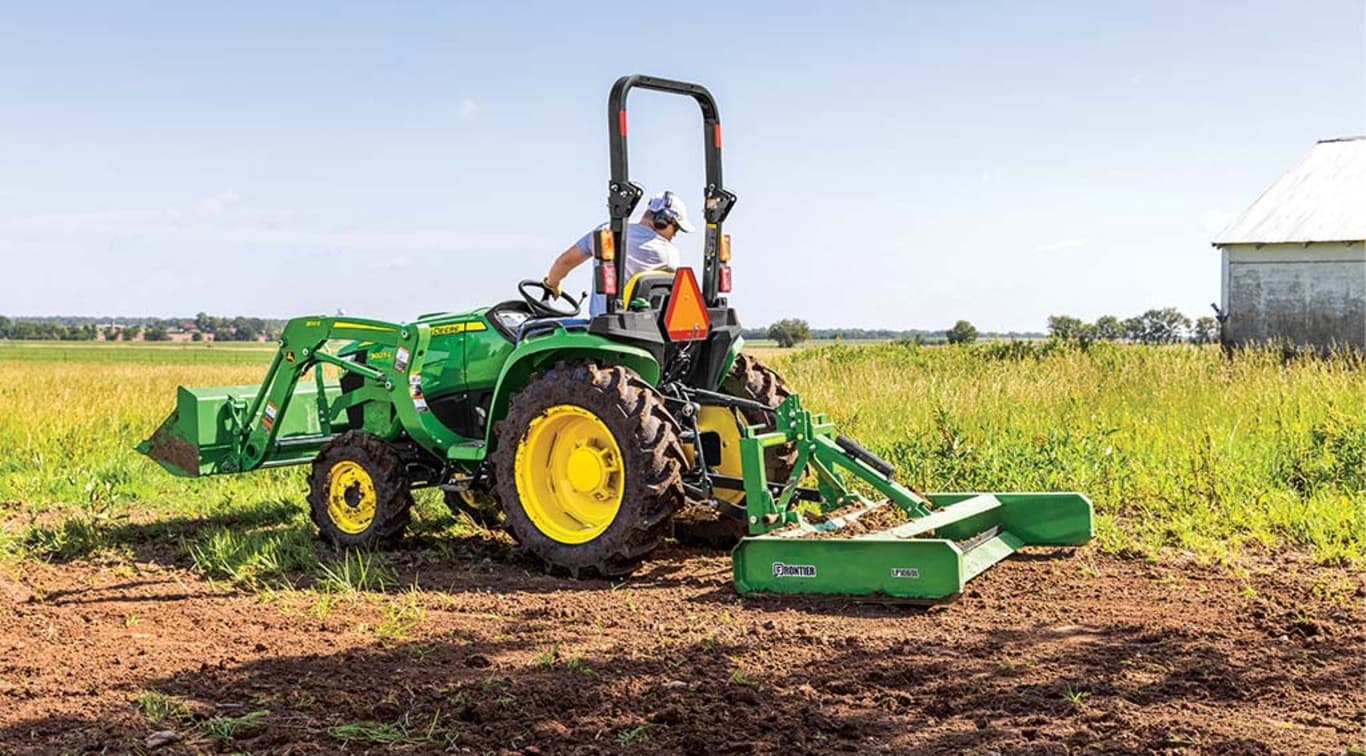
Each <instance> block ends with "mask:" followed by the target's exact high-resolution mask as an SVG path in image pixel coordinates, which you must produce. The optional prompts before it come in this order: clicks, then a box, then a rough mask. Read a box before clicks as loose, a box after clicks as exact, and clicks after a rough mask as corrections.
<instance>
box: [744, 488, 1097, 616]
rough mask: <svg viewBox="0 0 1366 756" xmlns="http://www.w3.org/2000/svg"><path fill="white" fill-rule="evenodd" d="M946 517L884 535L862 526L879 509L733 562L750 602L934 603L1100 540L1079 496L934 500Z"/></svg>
mask: <svg viewBox="0 0 1366 756" xmlns="http://www.w3.org/2000/svg"><path fill="white" fill-rule="evenodd" d="M929 499H930V500H931V501H933V502H934V503H935V504H936V507H937V508H936V509H934V510H932V511H931V513H930V514H928V515H925V516H923V517H918V518H916V519H913V520H910V521H909V522H907V523H905V524H903V525H898V526H896V527H893V528H889V529H886V530H882V531H879V532H874V533H862V534H858V535H852V534H851V535H848V536H841V535H840V533H841V531H857V530H858V526H857V520H858V518H859V517H860V516H868V515H869V514H870V513H873V512H875V511H876V510H877V509H878V508H879V507H887V506H892V507H894V506H895V505H894V504H892V503H890V502H889V503H881V504H875V505H872V506H869V507H866V508H863V509H861V510H857V511H855V512H853V513H851V514H848V515H845V516H844V517H836V518H832V519H831V520H829V521H827V522H825V523H820V524H817V525H811V524H807V523H805V522H803V523H801V524H800V525H799V526H798V527H795V528H787V529H784V530H780V531H775V532H772V533H769V534H766V535H760V536H752V537H749V538H745V539H743V540H741V541H740V543H739V545H738V546H736V547H735V551H734V552H733V553H732V563H733V565H734V572H735V587H736V590H738V591H739V592H740V593H741V594H750V593H759V592H763V593H785V594H792V593H798V594H834V595H843V596H866V597H887V598H892V599H903V600H911V601H925V602H933V601H938V600H942V599H947V598H950V597H953V596H955V595H957V594H959V593H962V592H963V587H964V586H965V585H966V584H967V582H968V581H969V580H971V579H973V578H974V577H976V576H977V575H980V574H981V573H982V572H983V571H985V570H986V569H987V568H989V567H991V566H992V565H993V564H996V563H997V562H999V561H1001V560H1002V559H1005V558H1006V557H1007V556H1010V555H1011V554H1012V553H1014V552H1015V551H1016V550H1017V549H1019V548H1020V547H1022V546H1046V545H1057V546H1064V545H1069V546H1070V545H1077V544H1082V543H1085V542H1086V541H1089V540H1090V539H1091V537H1092V536H1093V535H1094V526H1093V520H1092V511H1091V502H1090V501H1089V500H1088V499H1087V498H1086V497H1085V496H1082V495H1081V494H1078V493H994V494H973V493H954V494H932V495H930V497H929Z"/></svg>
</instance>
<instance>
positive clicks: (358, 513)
mask: <svg viewBox="0 0 1366 756" xmlns="http://www.w3.org/2000/svg"><path fill="white" fill-rule="evenodd" d="M410 488H411V487H410V485H409V482H408V475H407V473H406V472H405V471H404V468H403V460H401V459H399V456H398V452H396V451H394V449H393V447H391V446H389V445H388V444H386V443H385V442H383V441H381V440H380V439H379V438H377V437H376V436H373V435H371V434H369V433H363V432H361V431H347V432H346V433H343V434H342V435H340V436H338V437H337V438H334V439H332V440H331V441H328V442H327V443H326V444H324V445H323V448H322V449H321V450H320V451H319V452H318V456H317V457H316V458H315V459H314V460H313V471H312V473H311V474H310V475H309V476H308V504H309V514H310V516H311V517H312V518H313V524H315V525H317V526H318V534H319V535H321V536H322V539H323V540H324V541H327V542H328V543H330V544H332V545H333V546H336V547H339V548H343V547H363V546H375V545H378V544H380V543H383V542H386V541H391V540H393V539H395V538H398V537H399V536H400V535H402V534H403V530H404V529H405V528H406V527H408V521H409V518H410V513H409V510H410V509H411V508H412V506H413V494H412V491H411V490H410Z"/></svg>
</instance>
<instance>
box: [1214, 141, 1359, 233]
mask: <svg viewBox="0 0 1366 756" xmlns="http://www.w3.org/2000/svg"><path fill="white" fill-rule="evenodd" d="M1361 240H1366V137H1351V138H1347V139H1325V140H1323V141H1321V142H1319V143H1318V144H1315V145H1314V149H1312V150H1310V151H1309V155H1308V157H1306V158H1305V159H1304V160H1303V161H1302V162H1301V163H1300V164H1299V165H1297V166H1295V167H1294V168H1292V169H1291V170H1290V171H1289V172H1288V173H1286V174H1285V175H1284V176H1281V178H1280V179H1279V180H1278V181H1276V183H1274V184H1272V185H1271V188H1269V189H1267V190H1266V191H1265V192H1264V193H1263V194H1262V196H1260V197H1258V198H1257V201H1256V202H1253V203H1252V207H1249V208H1248V209H1247V211H1246V212H1244V213H1243V215H1242V217H1240V218H1238V220H1236V221H1234V222H1233V223H1232V224H1230V225H1229V227H1228V228H1226V229H1224V230H1223V231H1222V232H1220V233H1219V235H1218V236H1217V237H1215V239H1214V244H1215V245H1216V246H1219V245H1224V244H1282V243H1291V242H1334V241H1361Z"/></svg>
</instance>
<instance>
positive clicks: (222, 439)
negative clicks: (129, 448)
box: [137, 383, 336, 477]
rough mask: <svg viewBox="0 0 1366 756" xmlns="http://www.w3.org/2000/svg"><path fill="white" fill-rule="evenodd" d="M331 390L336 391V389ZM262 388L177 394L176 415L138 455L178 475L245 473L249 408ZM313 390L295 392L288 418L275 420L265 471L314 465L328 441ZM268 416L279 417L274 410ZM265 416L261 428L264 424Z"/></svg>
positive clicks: (299, 388)
mask: <svg viewBox="0 0 1366 756" xmlns="http://www.w3.org/2000/svg"><path fill="white" fill-rule="evenodd" d="M331 388H332V389H333V391H335V389H336V386H335V385H332V386H331ZM260 391H261V387H260V386H220V387H215V388H186V387H184V386H181V387H180V388H179V390H178V391H177V394H176V406H175V410H174V411H172V412H171V415H170V417H168V418H166V420H165V421H163V422H162V423H161V426H160V427H158V428H157V430H156V432H155V433H153V434H152V437H151V438H149V439H147V440H146V441H143V442H142V443H141V444H138V446H137V450H138V451H140V452H142V453H143V454H145V455H147V456H148V457H151V458H152V459H153V460H155V461H156V463H157V464H159V465H161V466H162V467H164V468H165V469H166V470H167V471H168V472H170V473H172V474H174V475H183V476H189V477H197V476H200V475H215V474H218V473H230V472H239V471H240V468H241V464H240V459H241V457H242V453H243V449H242V448H240V447H241V445H242V443H243V439H244V437H245V436H246V434H245V433H244V430H245V428H246V427H247V426H248V425H249V424H250V423H251V422H252V421H253V419H250V418H247V414H248V411H249V407H250V405H251V403H252V402H253V401H254V400H255V399H256V397H257V394H259V393H260ZM316 397H317V389H316V388H315V386H314V385H313V384H308V383H300V384H299V385H298V386H296V387H295V389H294V393H293V400H292V401H291V402H290V403H289V405H288V407H287V408H286V410H285V412H284V417H283V418H276V417H271V419H270V422H271V423H275V424H278V425H279V426H280V427H279V429H278V433H277V434H276V438H277V439H278V440H277V441H276V442H275V443H274V444H273V447H272V448H271V449H269V450H267V452H266V455H265V458H264V462H263V463H262V464H261V465H259V466H260V467H273V466H278V465H286V464H294V463H298V462H305V461H307V460H309V459H312V458H313V457H314V455H316V454H317V451H318V449H319V448H320V447H321V446H322V444H323V443H324V442H325V441H326V440H327V438H328V437H327V436H326V435H324V434H323V431H322V427H321V423H320V421H319V412H318V408H317V402H316V401H315V399H316ZM268 414H273V410H269V412H268ZM264 421H265V420H264V416H263V417H262V418H261V419H257V420H256V422H264Z"/></svg>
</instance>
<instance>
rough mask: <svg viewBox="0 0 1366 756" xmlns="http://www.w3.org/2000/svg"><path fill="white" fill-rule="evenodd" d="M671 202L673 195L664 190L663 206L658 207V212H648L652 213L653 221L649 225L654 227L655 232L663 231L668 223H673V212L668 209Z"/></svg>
mask: <svg viewBox="0 0 1366 756" xmlns="http://www.w3.org/2000/svg"><path fill="white" fill-rule="evenodd" d="M673 201H674V193H673V192H671V191H668V190H665V192H664V202H663V204H662V205H661V206H660V208H659V209H658V210H651V211H650V212H652V213H654V220H653V221H651V225H653V226H654V227H655V230H656V231H663V230H664V229H666V228H668V227H669V224H670V223H673V222H674V212H673V210H671V209H670V205H672V204H673Z"/></svg>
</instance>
